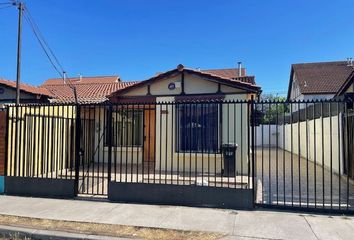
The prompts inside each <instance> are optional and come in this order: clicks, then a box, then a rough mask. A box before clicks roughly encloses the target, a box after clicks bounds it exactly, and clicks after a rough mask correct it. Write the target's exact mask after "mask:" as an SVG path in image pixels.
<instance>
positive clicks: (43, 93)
mask: <svg viewBox="0 0 354 240" xmlns="http://www.w3.org/2000/svg"><path fill="white" fill-rule="evenodd" d="M50 97H51V94H50V92H48V91H47V89H45V88H42V87H35V86H31V85H28V84H24V83H21V84H20V102H21V103H43V102H48V99H49V98H50ZM15 102H16V82H15V81H10V80H6V79H3V78H0V106H1V105H4V104H9V103H15Z"/></svg>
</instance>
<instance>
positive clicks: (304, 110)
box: [5, 100, 354, 212]
mask: <svg viewBox="0 0 354 240" xmlns="http://www.w3.org/2000/svg"><path fill="white" fill-rule="evenodd" d="M353 116H354V114H353V101H349V100H333V101H296V102H295V101H294V102H278V101H254V100H248V101H232V100H231V101H219V100H217V101H216V100H215V101H211V100H205V101H179V100H176V101H174V102H145V103H143V102H137V103H102V104H83V105H69V104H34V105H33V104H32V105H31V104H24V105H19V106H8V107H7V121H8V125H7V126H8V129H7V141H6V142H7V147H6V154H7V161H6V162H5V164H6V166H5V170H6V175H7V176H16V177H33V178H48V179H75V182H76V191H75V192H76V193H77V194H79V195H80V194H85V195H102V196H107V194H108V192H109V185H110V183H114V184H120V183H121V184H127V183H129V184H139V185H141V184H155V185H156V184H158V185H171V186H172V185H178V186H196V187H205V189H206V190H207V189H208V188H227V189H252V190H253V195H254V201H255V204H256V205H257V206H267V207H279V208H291V209H297V208H299V209H310V210H319V211H344V212H350V211H353V210H354V209H353V208H354V207H353V204H354V202H353V197H354V180H353V176H354V167H353V166H354V164H353V163H354V160H353V155H354V154H353V149H354V142H353V139H354V134H353V122H354V120H353Z"/></svg>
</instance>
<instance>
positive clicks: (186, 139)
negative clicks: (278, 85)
mask: <svg viewBox="0 0 354 240" xmlns="http://www.w3.org/2000/svg"><path fill="white" fill-rule="evenodd" d="M259 94H260V87H259V86H257V85H256V84H255V82H254V77H252V76H246V75H245V69H220V70H195V69H189V68H185V67H184V66H183V65H181V64H180V65H178V66H177V68H176V69H172V70H170V71H167V72H164V73H160V74H158V75H157V76H154V77H152V78H150V79H148V80H145V81H142V82H139V83H137V84H134V85H132V86H129V87H126V88H124V89H121V90H118V91H116V92H114V93H112V94H110V95H109V96H108V99H109V101H110V102H112V103H115V104H118V105H121V106H122V108H124V109H125V110H122V109H119V108H118V109H117V111H116V112H113V120H112V121H113V126H117V127H113V131H114V129H115V128H116V129H119V125H120V124H122V122H125V124H131V125H130V127H128V126H127V128H126V130H125V131H123V133H121V134H123V135H127V136H133V135H134V139H130V137H128V138H129V139H127V140H125V141H123V142H121V143H119V138H122V139H123V140H124V139H125V136H123V137H122V136H117V135H116V134H114V133H113V138H117V139H118V140H117V141H113V142H114V144H113V145H114V146H113V148H112V151H113V152H112V155H113V156H116V157H117V158H118V160H117V161H123V162H126V163H128V164H142V163H144V164H147V163H148V164H150V165H152V166H155V169H164V170H171V171H178V170H180V171H182V168H183V166H184V163H186V162H187V163H188V164H190V163H191V165H190V166H188V167H189V168H190V170H191V171H197V172H203V171H207V170H208V169H215V170H216V171H217V172H220V171H221V170H222V168H223V165H222V153H221V151H220V146H221V145H222V144H228V143H233V144H237V145H238V150H237V159H239V160H238V161H237V163H238V165H239V166H237V169H239V172H243V173H247V163H248V154H249V146H248V142H247V140H248V121H249V116H248V112H249V111H247V110H248V109H247V108H248V106H247V103H245V101H247V100H249V99H251V98H252V96H253V97H254V98H255V99H256V98H257V96H258V95H259ZM212 101H216V102H219V101H225V102H227V101H235V102H237V101H239V103H232V104H220V103H214V104H213V103H212ZM241 101H244V102H243V103H241ZM191 102H192V104H191ZM193 102H197V104H193ZM198 103H199V104H198ZM140 104H141V105H140ZM143 104H144V105H143ZM147 104H150V105H147ZM139 105H140V106H139ZM147 106H149V107H148V108H147ZM129 112H130V113H129ZM132 112H134V117H133V116H132V115H133V114H132ZM97 115H101V116H103V115H104V114H102V113H101V114H99V113H96V116H97ZM123 115H125V116H123ZM122 119H125V120H122ZM96 122H97V123H96V125H97V124H99V122H102V121H97V120H96ZM122 125H124V123H123V124H122ZM99 129H101V130H100V131H101V133H100V134H97V135H96V140H95V142H98V141H99V140H98V138H100V136H101V135H102V134H103V131H104V130H103V129H104V128H103V127H100V128H99ZM121 132H122V131H121ZM118 134H119V133H118ZM101 144H102V146H101V147H100V149H103V152H100V153H98V154H97V155H96V156H95V158H96V161H97V160H98V158H100V159H104V160H105V161H107V158H108V147H107V146H104V143H103V142H102V141H101ZM121 151H123V152H124V153H125V154H121ZM210 156H212V160H210ZM120 158H122V159H120ZM101 161H102V160H101ZM144 164H143V165H144ZM241 165H242V168H241Z"/></svg>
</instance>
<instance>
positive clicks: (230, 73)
mask: <svg viewBox="0 0 354 240" xmlns="http://www.w3.org/2000/svg"><path fill="white" fill-rule="evenodd" d="M201 72H204V73H209V74H212V75H216V76H220V77H222V78H227V79H232V80H237V81H241V82H247V83H251V84H254V85H256V82H255V79H254V76H247V75H246V69H245V68H241V76H240V75H239V71H238V68H224V69H206V70H201Z"/></svg>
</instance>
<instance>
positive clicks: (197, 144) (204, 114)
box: [177, 104, 219, 153]
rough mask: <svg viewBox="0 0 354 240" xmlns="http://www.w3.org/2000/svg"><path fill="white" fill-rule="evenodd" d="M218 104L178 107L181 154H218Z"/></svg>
mask: <svg viewBox="0 0 354 240" xmlns="http://www.w3.org/2000/svg"><path fill="white" fill-rule="evenodd" d="M218 112H219V111H218V104H180V105H177V131H178V133H177V138H178V139H177V149H178V151H180V152H188V151H192V152H211V153H213V152H217V151H218V144H219V134H218Z"/></svg>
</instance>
